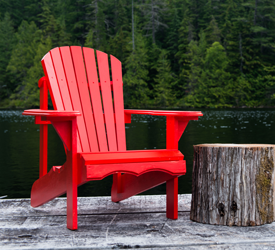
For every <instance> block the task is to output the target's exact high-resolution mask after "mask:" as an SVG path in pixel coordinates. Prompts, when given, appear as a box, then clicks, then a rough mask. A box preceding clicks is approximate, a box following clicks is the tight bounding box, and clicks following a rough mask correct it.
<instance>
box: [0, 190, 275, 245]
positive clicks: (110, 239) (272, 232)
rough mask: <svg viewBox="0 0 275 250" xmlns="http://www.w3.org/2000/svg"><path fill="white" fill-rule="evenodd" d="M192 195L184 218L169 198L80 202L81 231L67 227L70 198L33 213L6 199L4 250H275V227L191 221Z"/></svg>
mask: <svg viewBox="0 0 275 250" xmlns="http://www.w3.org/2000/svg"><path fill="white" fill-rule="evenodd" d="M190 202H191V195H188V194H185V195H179V219H178V220H175V221H174V220H169V219H167V218H166V216H165V196H163V195H156V196H135V197H132V198H129V199H128V200H126V201H122V202H120V203H112V202H111V200H110V197H92V198H88V197H83V198H79V199H78V208H79V210H78V214H79V215H78V225H79V229H78V230H77V231H70V230H68V229H67V228H66V199H64V198H58V199H55V200H53V201H51V202H49V203H47V204H45V205H43V206H41V207H39V208H32V207H31V206H30V200H29V199H0V249H131V248H132V249H133V248H137V249H172V250H176V249H249V250H251V249H275V223H272V224H266V225H263V226H256V227H228V226H215V225H208V224H200V223H196V222H192V221H190V219H189V217H190V212H189V211H190Z"/></svg>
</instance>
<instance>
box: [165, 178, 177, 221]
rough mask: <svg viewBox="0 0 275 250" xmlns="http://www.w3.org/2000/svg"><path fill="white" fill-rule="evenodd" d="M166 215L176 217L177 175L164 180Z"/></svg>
mask: <svg viewBox="0 0 275 250" xmlns="http://www.w3.org/2000/svg"><path fill="white" fill-rule="evenodd" d="M166 217H167V218H169V219H172V220H176V219H177V218H178V177H176V178H173V179H171V180H168V181H166Z"/></svg>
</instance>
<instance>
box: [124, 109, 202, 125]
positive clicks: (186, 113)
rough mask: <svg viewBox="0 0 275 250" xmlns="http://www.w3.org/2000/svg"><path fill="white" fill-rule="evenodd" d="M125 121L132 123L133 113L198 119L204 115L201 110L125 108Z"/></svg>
mask: <svg viewBox="0 0 275 250" xmlns="http://www.w3.org/2000/svg"><path fill="white" fill-rule="evenodd" d="M124 114H125V123H131V115H132V114H134V115H158V116H166V117H167V118H168V117H177V118H181V119H182V118H183V119H184V118H186V119H188V120H198V117H199V116H203V114H202V112H201V111H174V110H172V111H169V110H139V109H125V110H124Z"/></svg>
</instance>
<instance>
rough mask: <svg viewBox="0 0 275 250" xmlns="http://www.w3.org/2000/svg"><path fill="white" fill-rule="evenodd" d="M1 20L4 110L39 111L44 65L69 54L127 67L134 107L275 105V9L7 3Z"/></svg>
mask: <svg viewBox="0 0 275 250" xmlns="http://www.w3.org/2000/svg"><path fill="white" fill-rule="evenodd" d="M132 2H133V4H134V6H133V9H132ZM132 10H133V12H132ZM0 13H1V15H0V32H1V34H2V36H1V37H0V107H4V106H5V107H12V106H13V107H27V106H37V105H38V88H37V81H38V80H39V77H40V76H42V75H43V72H42V67H41V65H40V60H41V58H42V57H43V55H44V54H45V53H46V52H47V51H48V50H50V49H51V48H53V47H57V46H66V45H81V46H83V45H85V46H87V47H92V48H95V49H99V50H101V51H104V52H106V53H109V54H112V55H114V56H115V57H117V58H118V59H119V60H121V62H122V64H123V79H124V89H125V104H126V106H128V107H135V108H137V107H154V108H159V107H179V106H181V107H184V106H190V107H231V106H234V107H236V106H248V107H256V106H273V105H275V83H274V82H275V80H274V79H275V69H274V56H275V42H274V41H275V32H274V31H275V1H274V0H261V1H259V0H257V1H255V0H222V1H217V0H196V1H193V0H134V1H128V0H77V1H75V0H41V1H39V0H24V1H21V0H9V1H6V0H5V1H0ZM132 15H133V16H132ZM132 20H133V21H134V22H133V26H134V32H132ZM134 45H135V46H134ZM134 47H135V48H134Z"/></svg>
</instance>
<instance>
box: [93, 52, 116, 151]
mask: <svg viewBox="0 0 275 250" xmlns="http://www.w3.org/2000/svg"><path fill="white" fill-rule="evenodd" d="M97 62H98V70H99V77H100V84H101V93H102V101H103V108H104V115H105V122H106V130H107V138H108V146H109V151H117V142H116V129H115V122H114V111H113V103H112V92H111V85H110V74H109V64H108V56H107V54H105V53H103V52H101V51H97Z"/></svg>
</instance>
